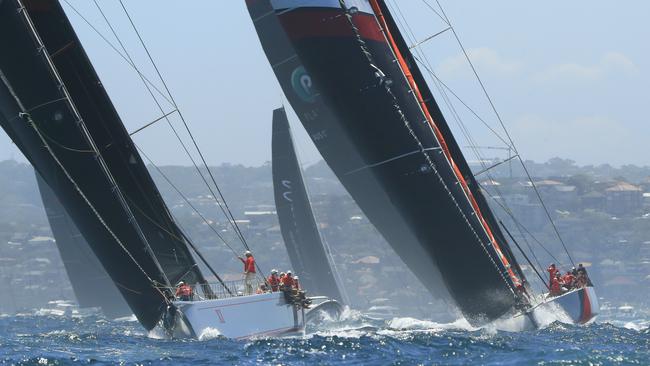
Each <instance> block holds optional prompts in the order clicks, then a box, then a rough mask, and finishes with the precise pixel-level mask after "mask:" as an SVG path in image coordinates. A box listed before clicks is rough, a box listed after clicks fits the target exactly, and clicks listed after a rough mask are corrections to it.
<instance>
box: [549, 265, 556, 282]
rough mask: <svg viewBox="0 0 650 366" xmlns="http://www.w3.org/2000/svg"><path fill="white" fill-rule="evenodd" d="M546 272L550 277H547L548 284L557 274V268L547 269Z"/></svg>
mask: <svg viewBox="0 0 650 366" xmlns="http://www.w3.org/2000/svg"><path fill="white" fill-rule="evenodd" d="M547 271H548V273H549V275H550V276H549V278H550V280H549V282H553V279H554V278H555V274H556V273H557V272H558V269H557V267H548V269H547Z"/></svg>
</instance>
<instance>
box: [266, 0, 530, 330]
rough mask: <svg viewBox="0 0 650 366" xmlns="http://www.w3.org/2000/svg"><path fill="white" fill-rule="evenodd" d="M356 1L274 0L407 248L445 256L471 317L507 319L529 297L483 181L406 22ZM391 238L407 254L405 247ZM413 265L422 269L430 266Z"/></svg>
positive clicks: (454, 290) (456, 293)
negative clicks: (448, 124)
mask: <svg viewBox="0 0 650 366" xmlns="http://www.w3.org/2000/svg"><path fill="white" fill-rule="evenodd" d="M347 3H350V8H349V9H348V8H346V6H345V4H346V2H345V1H329V0H317V1H309V2H307V1H298V2H286V1H271V4H272V5H273V6H274V9H275V11H276V14H277V16H278V18H279V20H280V22H281V24H282V26H283V28H284V30H285V32H286V34H287V35H288V36H289V39H290V41H291V44H292V45H293V46H294V48H295V50H296V52H297V55H298V56H299V58H300V60H301V61H302V63H303V65H304V67H305V70H306V72H308V73H309V75H310V77H311V78H312V79H313V82H314V84H316V85H318V86H319V92H320V93H321V95H322V96H323V98H324V99H325V100H326V102H327V104H328V105H329V106H330V107H331V108H332V110H334V111H335V112H336V116H337V118H336V119H335V121H337V123H338V124H339V127H340V128H341V129H342V130H343V131H344V132H345V134H346V135H347V136H348V138H349V139H350V140H351V141H352V142H353V144H354V146H355V148H356V151H357V152H358V154H359V155H360V156H361V157H362V159H363V161H364V165H365V167H367V168H368V169H369V170H371V171H372V174H373V176H374V177H375V178H376V179H377V181H378V182H379V183H380V184H381V186H382V188H383V189H384V191H385V192H386V193H387V194H388V196H389V197H390V199H391V200H392V202H393V204H394V205H395V206H396V207H397V210H398V211H399V212H400V214H401V216H402V217H403V218H404V220H405V221H406V223H407V225H408V227H409V230H411V231H412V232H413V233H414V235H415V236H416V237H417V242H416V243H415V245H413V243H410V245H412V246H411V247H409V248H408V249H407V250H409V249H418V248H419V249H420V250H423V251H425V252H426V253H427V254H426V255H427V256H428V257H430V258H433V259H434V260H435V261H436V264H437V267H438V268H439V269H440V271H441V272H442V275H443V278H444V280H445V282H446V284H447V288H448V289H449V291H450V292H451V295H452V297H453V298H454V300H455V301H456V303H457V304H458V306H459V308H460V309H461V310H462V311H463V313H464V314H465V315H466V316H467V317H468V319H470V321H474V322H475V323H479V322H481V321H482V320H485V319H487V320H491V319H494V318H497V317H499V316H500V315H502V314H504V313H506V312H508V311H510V310H511V309H512V308H513V307H514V306H515V304H516V303H517V302H518V301H519V295H518V291H519V289H518V286H520V285H521V281H523V278H521V276H520V274H518V273H515V271H514V270H513V268H515V267H516V265H515V264H514V263H512V264H511V263H510V262H511V261H512V260H514V258H507V257H506V255H507V252H508V251H507V250H506V249H501V248H507V243H506V242H505V241H501V240H502V238H499V234H498V227H493V226H494V220H493V219H491V218H490V217H487V218H486V215H489V214H486V212H489V208H487V207H482V204H479V201H480V198H478V199H477V197H476V194H475V192H476V191H478V189H479V188H478V187H476V186H475V187H473V188H470V185H472V184H475V181H473V180H470V179H471V178H468V179H466V178H465V176H467V175H468V171H465V172H463V171H462V170H461V168H460V166H463V165H466V163H465V162H464V160H462V159H463V158H462V155H461V154H460V151H453V150H452V149H450V147H449V145H453V144H455V142H454V141H453V137H452V136H451V135H450V134H449V135H448V136H445V135H444V134H442V133H441V129H442V126H443V124H442V123H441V124H440V126H439V125H438V124H439V123H440V118H442V115H441V114H440V115H436V116H435V118H434V116H433V114H436V113H435V112H438V113H439V110H438V109H437V108H436V109H435V110H433V112H432V111H430V110H428V109H429V108H428V106H427V104H431V103H435V101H434V100H433V99H432V98H428V99H425V98H423V97H422V94H421V93H422V91H421V90H418V89H419V88H423V86H422V85H419V84H418V82H419V81H417V80H415V78H414V77H413V71H412V70H411V69H410V68H411V67H412V66H413V65H409V62H408V60H407V59H405V58H404V56H403V55H404V54H408V49H400V46H399V45H398V44H397V42H396V41H395V38H393V37H394V36H392V35H391V33H394V34H398V32H399V30H397V29H392V28H390V27H391V25H390V24H387V23H386V20H385V19H386V16H385V15H384V16H382V14H381V13H383V12H386V13H387V11H384V10H382V8H381V4H382V3H383V2H377V1H368V0H356V1H348V2H347ZM384 8H385V7H384ZM411 62H412V60H411ZM432 113H433V114H432ZM443 121H444V120H443ZM447 140H449V141H447ZM456 147H457V146H456ZM325 158H326V159H327V157H325ZM352 174H354V172H352ZM469 176H471V173H469ZM469 176H468V177H469ZM351 194H352V195H353V197H354V196H355V193H354V192H351ZM495 233H496V234H495ZM391 244H392V245H393V247H395V249H396V251H398V252H399V250H398V248H397V247H396V245H403V244H398V243H394V242H391ZM407 244H408V243H407ZM402 258H403V259H404V261H405V262H406V263H407V264H409V259H408V258H405V257H402ZM411 269H413V270H414V272H416V273H417V274H418V277H426V275H427V274H426V273H425V272H423V271H428V270H430V269H429V268H424V267H419V268H418V267H417V266H411Z"/></svg>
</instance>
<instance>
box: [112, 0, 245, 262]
mask: <svg viewBox="0 0 650 366" xmlns="http://www.w3.org/2000/svg"><path fill="white" fill-rule="evenodd" d="M118 1H119V3H120V5H121V6H122V9H123V10H124V13H125V14H126V16H127V18H128V19H129V23H130V24H131V27H132V28H133V30H134V32H135V34H136V35H137V37H138V39H139V40H140V44H141V45H142V47H143V49H144V51H145V52H146V54H147V57H148V58H149V61H150V62H151V65H152V66H153V68H154V70H155V71H156V74H157V75H158V78H159V79H160V81H161V82H162V85H163V87H164V89H165V91H166V92H167V95H168V96H169V98H170V100H171V102H172V104H173V106H174V108H176V109H177V110H178V116H179V117H180V119H181V121H182V122H183V126H184V127H185V130H186V131H187V133H188V135H189V137H190V139H191V140H192V143H193V144H194V148H195V149H196V151H197V153H198V154H199V157H200V158H201V161H202V163H203V166H204V167H205V169H206V170H207V173H208V175H209V176H210V179H211V180H212V183H213V184H214V187H215V188H216V190H217V192H218V194H219V197H220V198H221V201H222V202H223V206H224V207H225V210H226V211H227V212H228V214H227V215H226V217H227V218H229V221H230V223H231V225H232V226H233V228H234V229H235V232H236V233H237V234H238V236H239V238H240V240H241V242H242V244H243V245H244V247H245V248H246V249H247V250H250V248H249V246H248V243H247V242H246V238H245V237H244V234H243V233H242V231H241V229H240V228H239V225H237V221H236V220H235V217H234V215H233V214H232V211H231V210H230V207H229V206H228V202H227V201H226V199H225V197H224V196H223V193H222V192H221V189H220V188H219V185H218V184H217V181H216V179H215V178H214V175H213V174H212V171H211V170H210V168H209V167H208V164H207V162H206V160H205V157H204V156H203V152H202V151H201V149H200V148H199V146H198V143H197V142H196V139H195V138H194V135H193V134H192V131H191V130H190V128H189V126H188V124H187V122H186V120H185V117H184V116H183V113H182V112H181V111H180V109H179V108H178V105H177V103H176V100H175V99H174V96H173V94H172V93H171V91H170V89H169V87H168V86H167V83H166V82H165V79H164V78H163V76H162V74H161V72H160V70H159V68H158V65H157V64H156V62H155V61H154V59H153V56H152V55H151V53H150V52H149V48H148V47H147V45H146V44H145V42H144V39H143V38H142V36H141V35H140V32H139V30H138V28H137V27H136V25H135V23H134V22H133V19H132V17H131V15H130V13H129V12H128V10H127V9H126V6H125V5H124V2H123V1H122V0H118ZM213 196H214V194H213ZM215 199H216V197H215Z"/></svg>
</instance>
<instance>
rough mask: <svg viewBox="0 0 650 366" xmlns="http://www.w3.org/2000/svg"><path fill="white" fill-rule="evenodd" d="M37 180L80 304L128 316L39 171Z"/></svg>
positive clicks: (89, 250)
mask: <svg viewBox="0 0 650 366" xmlns="http://www.w3.org/2000/svg"><path fill="white" fill-rule="evenodd" d="M36 182H37V183H38V190H39V191H40V193H41V199H42V200H43V206H44V207H45V213H46V214H47V220H48V221H49V223H50V227H51V229H52V234H53V235H54V239H55V240H56V246H57V248H58V250H59V254H61V260H62V261H63V265H64V267H65V271H66V273H67V274H68V279H69V280H70V283H71V284H72V289H73V291H74V294H75V297H76V298H77V303H78V304H79V306H80V307H82V308H94V307H97V308H101V309H102V312H103V313H104V315H106V316H107V317H109V318H119V317H125V316H129V315H131V314H132V312H131V309H130V308H129V306H128V305H127V304H126V302H124V298H122V294H120V293H119V291H118V290H117V287H115V284H114V283H113V281H112V280H111V278H110V277H109V276H108V274H107V273H106V271H104V268H103V267H102V264H101V263H99V260H97V257H96V256H95V253H93V252H92V250H91V249H90V246H88V243H86V240H85V239H84V238H83V236H82V235H81V233H80V232H79V229H77V227H76V226H75V224H74V222H73V221H72V219H71V218H70V216H68V213H67V212H66V211H65V208H64V207H63V206H62V205H61V203H60V202H59V200H58V199H57V198H56V195H55V194H54V192H52V190H51V189H50V187H48V186H47V183H45V181H43V178H41V177H40V176H39V175H38V174H36Z"/></svg>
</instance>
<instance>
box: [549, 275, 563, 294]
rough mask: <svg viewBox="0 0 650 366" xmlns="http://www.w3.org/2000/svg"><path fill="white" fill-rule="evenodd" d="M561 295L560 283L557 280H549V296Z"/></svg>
mask: <svg viewBox="0 0 650 366" xmlns="http://www.w3.org/2000/svg"><path fill="white" fill-rule="evenodd" d="M561 293H562V290H561V289H560V281H558V280H557V278H553V279H552V280H551V295H559V294H561Z"/></svg>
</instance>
